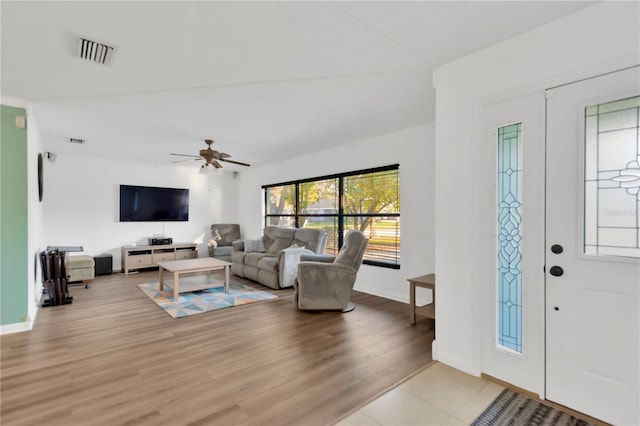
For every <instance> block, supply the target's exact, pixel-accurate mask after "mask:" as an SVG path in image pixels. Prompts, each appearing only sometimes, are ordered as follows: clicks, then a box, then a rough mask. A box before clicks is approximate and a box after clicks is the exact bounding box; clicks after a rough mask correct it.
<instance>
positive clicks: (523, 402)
mask: <svg viewBox="0 0 640 426" xmlns="http://www.w3.org/2000/svg"><path fill="white" fill-rule="evenodd" d="M490 425H491V426H496V425H511V426H536V425H544V426H547V425H548V426H551V425H558V426H591V423H587V422H585V421H584V420H580V419H576V418H575V417H573V416H572V415H570V414H567V413H564V412H562V411H560V410H556V409H555V408H553V407H549V406H548V405H545V404H543V403H541V402H539V401H534V400H533V399H531V398H529V397H526V396H524V395H522V394H519V393H516V392H513V391H511V390H509V389H505V390H503V391H502V393H501V394H500V395H498V397H497V398H496V399H495V400H494V401H493V402H492V403H491V405H489V406H488V407H487V409H486V410H484V411H483V412H482V414H480V416H478V418H477V419H475V420H474V421H473V423H472V426H490Z"/></svg>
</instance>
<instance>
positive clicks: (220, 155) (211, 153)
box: [170, 139, 251, 169]
mask: <svg viewBox="0 0 640 426" xmlns="http://www.w3.org/2000/svg"><path fill="white" fill-rule="evenodd" d="M213 142H214V141H213V139H205V140H204V143H206V144H207V149H201V150H200V155H187V154H174V153H173V152H172V153H170V154H171V155H176V156H179V157H191V158H190V159H189V160H180V161H173V163H183V162H185V161H200V160H203V159H204V160H205V161H206V163H205V164H203V165H202V168H204V167H205V166H213V167H215V168H216V169H221V168H222V164H220V163H218V161H224V162H225V163H233V164H239V165H241V166H247V167H249V166H251V164H247V163H242V162H240V161H234V160H229V157H231V156H230V155H229V154H227V153H225V152H219V151H216V150H215V149H211V145H212V144H213Z"/></svg>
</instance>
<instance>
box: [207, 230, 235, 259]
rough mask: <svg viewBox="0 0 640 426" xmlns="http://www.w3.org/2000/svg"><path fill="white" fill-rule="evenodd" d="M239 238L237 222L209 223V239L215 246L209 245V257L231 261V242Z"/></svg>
mask: <svg viewBox="0 0 640 426" xmlns="http://www.w3.org/2000/svg"><path fill="white" fill-rule="evenodd" d="M239 239H240V225H238V224H237V223H216V224H213V225H211V240H213V241H215V242H216V243H215V247H214V246H209V257H215V258H218V259H220V260H224V261H226V262H231V252H232V251H233V248H232V243H233V242H234V241H236V240H239Z"/></svg>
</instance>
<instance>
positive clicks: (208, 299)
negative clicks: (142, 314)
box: [138, 279, 278, 318]
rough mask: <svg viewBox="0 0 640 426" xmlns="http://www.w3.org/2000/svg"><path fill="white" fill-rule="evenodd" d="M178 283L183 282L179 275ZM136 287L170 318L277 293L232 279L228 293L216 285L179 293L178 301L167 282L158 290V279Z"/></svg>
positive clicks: (274, 296) (212, 309)
mask: <svg viewBox="0 0 640 426" xmlns="http://www.w3.org/2000/svg"><path fill="white" fill-rule="evenodd" d="M180 284H182V279H181V280H180ZM181 287H182V285H181ZM138 288H139V289H140V290H142V291H143V292H144V294H146V295H147V296H149V298H150V299H151V300H153V301H154V302H156V304H157V305H158V306H160V307H161V308H162V309H164V311H165V312H166V313H168V314H169V315H171V317H172V318H182V317H187V316H190V315H197V314H202V313H204V312H210V311H215V310H217V309H224V308H231V307H233V306H239V305H246V304H248V303H255V302H259V301H262V300H269V299H275V298H277V297H278V296H276V295H274V294H271V293H268V292H266V291H262V290H256V289H255V288H253V287H249V286H246V285H243V284H239V283H237V282H234V281H230V283H229V292H228V293H225V292H224V287H222V286H217V287H211V288H206V289H204V290H196V291H189V292H185V293H180V294H179V295H178V300H177V301H174V300H173V288H171V287H169V288H167V286H166V285H165V287H164V290H162V291H160V290H158V283H157V282H151V283H147V284H139V285H138Z"/></svg>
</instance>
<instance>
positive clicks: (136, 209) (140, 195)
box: [120, 185, 189, 222]
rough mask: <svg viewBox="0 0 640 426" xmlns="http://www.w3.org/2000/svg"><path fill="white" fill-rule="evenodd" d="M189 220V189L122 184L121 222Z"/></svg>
mask: <svg viewBox="0 0 640 426" xmlns="http://www.w3.org/2000/svg"><path fill="white" fill-rule="evenodd" d="M188 220H189V190H188V189H178V188H157V187H151V186H132V185H120V222H186V221H188Z"/></svg>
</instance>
